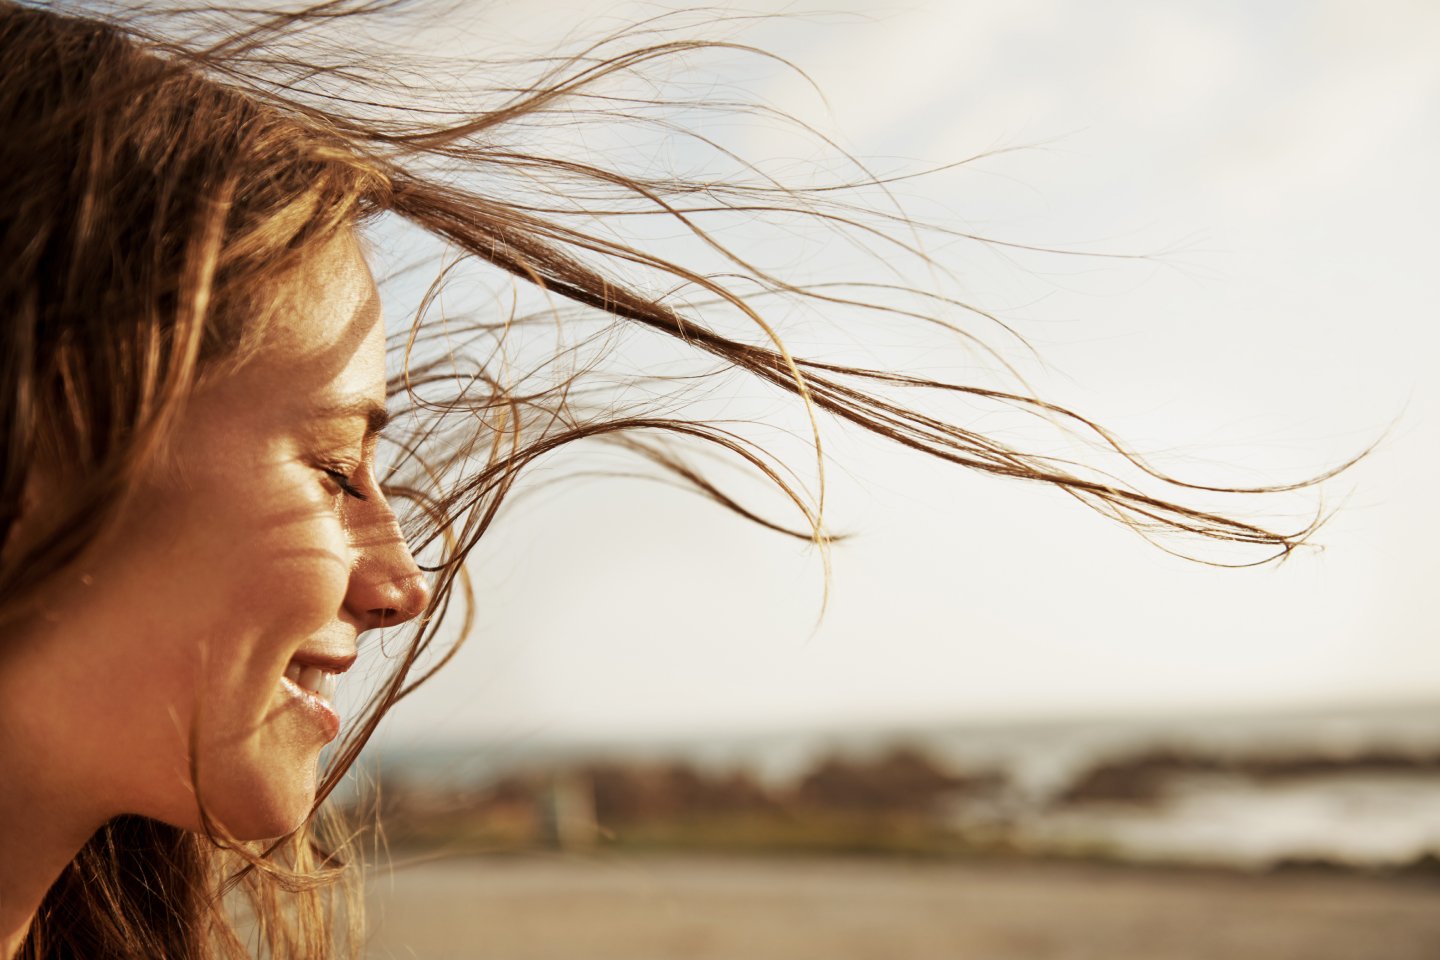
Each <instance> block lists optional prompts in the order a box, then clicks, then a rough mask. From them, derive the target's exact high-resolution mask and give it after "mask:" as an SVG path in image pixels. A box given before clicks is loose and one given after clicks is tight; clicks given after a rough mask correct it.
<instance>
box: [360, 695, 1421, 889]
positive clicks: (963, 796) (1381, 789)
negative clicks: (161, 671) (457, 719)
mask: <svg viewBox="0 0 1440 960" xmlns="http://www.w3.org/2000/svg"><path fill="white" fill-rule="evenodd" d="M1422 719H1423V718H1422ZM1437 726H1440V725H1437ZM1423 727H1424V724H1423V722H1422V723H1421V724H1420V726H1419V727H1413V728H1412V727H1406V728H1405V730H1406V731H1407V732H1406V733H1405V735H1404V736H1389V737H1385V736H1375V737H1369V738H1366V737H1357V736H1356V735H1355V734H1354V731H1353V729H1348V730H1347V728H1344V727H1343V726H1341V727H1332V728H1330V731H1331V736H1328V737H1317V738H1314V740H1313V742H1311V743H1309V744H1308V745H1307V744H1306V743H1305V742H1304V741H1303V738H1296V737H1293V736H1288V737H1279V736H1273V735H1272V736H1263V735H1261V736H1254V737H1251V738H1249V740H1248V741H1247V740H1246V738H1244V737H1241V736H1237V735H1235V734H1234V731H1233V730H1231V731H1229V732H1228V733H1226V734H1225V735H1224V736H1218V737H1211V738H1210V740H1209V741H1208V742H1207V741H1206V740H1205V738H1204V737H1196V736H1194V735H1193V734H1192V735H1189V736H1183V737H1182V736H1171V737H1170V738H1169V739H1168V741H1167V740H1166V739H1165V738H1156V737H1151V738H1149V739H1148V740H1147V739H1146V738H1141V737H1131V738H1130V739H1129V741H1128V742H1126V741H1125V739H1124V738H1122V737H1115V736H1111V737H1109V738H1108V739H1107V738H1106V737H1097V736H1093V735H1092V736H1091V737H1090V739H1089V741H1088V751H1087V750H1079V749H1077V748H1074V745H1073V744H1071V746H1070V748H1067V749H1068V752H1067V749H1062V746H1063V744H1057V742H1055V740H1054V739H1053V738H1052V739H1051V740H1049V741H1047V740H1046V738H1045V737H1044V736H1036V735H1033V734H1030V735H1027V736H1019V737H1017V736H1014V735H1011V736H1010V740H1009V743H1010V748H1009V752H1008V753H1007V752H1006V751H1005V750H999V749H991V750H990V751H989V753H988V755H987V754H986V753H985V751H983V750H978V749H971V750H968V751H967V750H964V749H956V748H955V741H954V740H953V739H952V740H950V741H945V740H944V739H943V738H933V740H932V742H928V743H927V742H926V741H925V739H924V738H922V737H914V738H912V739H902V738H892V742H891V743H889V744H888V745H877V744H876V743H873V742H872V743H868V744H864V745H862V746H861V748H858V749H857V748H855V747H854V746H851V747H848V748H847V747H846V746H845V745H843V744H842V745H838V746H834V747H832V748H831V749H829V750H825V751H823V752H815V751H812V753H811V755H810V756H809V758H808V762H805V763H803V764H792V765H791V767H790V769H789V770H788V771H785V772H783V773H782V774H781V775H776V773H775V771H774V765H771V768H770V769H769V771H768V772H767V771H765V770H763V769H757V768H762V767H763V766H764V765H763V764H759V763H756V764H753V765H752V764H747V763H746V762H744V761H743V760H740V759H736V758H735V757H734V755H733V754H732V756H731V758H730V761H729V762H728V763H724V762H717V760H716V758H715V756H714V755H713V754H712V755H710V756H705V755H704V754H703V751H702V752H701V753H700V754H699V756H698V758H695V759H690V758H685V757H676V756H669V757H666V756H657V755H650V756H646V755H644V754H637V753H635V752H631V754H630V755H624V754H619V755H615V754H612V755H609V756H606V755H603V754H602V755H598V756H585V755H584V754H583V752H577V753H576V754H574V755H571V756H550V757H548V758H540V759H539V760H532V761H531V762H529V763H513V764H510V765H509V766H508V768H507V767H502V766H499V765H496V766H494V767H492V768H491V769H490V770H489V772H488V774H487V773H486V772H485V771H484V770H483V769H479V768H477V769H470V770H468V771H467V770H465V769H464V768H463V766H462V765H457V764H451V765H448V766H437V765H436V764H435V763H434V762H433V758H430V760H431V762H429V763H414V764H410V765H408V766H407V764H406V763H404V762H403V761H402V762H397V763H395V764H393V765H392V764H389V763H386V764H381V765H379V766H378V767H376V768H375V772H374V773H373V778H374V789H373V790H369V791H364V792H362V793H359V794H356V795H353V796H352V797H351V798H350V801H349V802H350V803H352V804H355V805H361V806H365V807H367V808H374V809H376V810H378V813H379V814H380V817H381V820H382V822H383V825H384V829H385V832H386V836H387V838H388V840H389V842H390V843H391V844H392V845H394V846H396V847H402V848H423V849H438V848H445V849H449V850H452V851H456V852H492V853H503V852H518V851H525V850H535V849H543V848H551V849H553V848H565V849H596V848H603V847H613V848H616V849H628V850H637V849H644V850H666V851H708V852H727V851H728V852H747V853H766V852H776V853H793V852H808V853H845V854H874V855H904V856H925V857H1004V858H1048V859H1054V858H1064V859H1086V860H1105V861H1115V862H1144V863H1180V864H1199V865H1206V866H1223V867H1232V868H1244V869H1249V870H1255V869H1271V870H1296V869H1311V870H1313V869H1322V868H1328V869H1346V870H1354V869H1367V870H1385V871H1390V872H1396V873H1401V874H1405V875H1410V876H1417V877H1433V876H1437V875H1440V729H1437V730H1436V731H1435V735H1434V736H1433V737H1428V736H1426V735H1425V734H1424V729H1423ZM1319 729H1321V730H1322V732H1323V729H1324V728H1323V727H1322V728H1319ZM1335 729H1340V730H1341V731H1342V733H1344V734H1345V735H1344V736H1342V737H1337V736H1334V735H1333V734H1334V730H1335ZM1417 731H1418V732H1417ZM996 739H997V740H1002V741H1003V740H1004V739H1005V738H1004V737H1003V736H1000V737H997V738H996ZM937 744H938V745H937ZM947 746H948V747H949V749H948V750H947V749H946V747H947ZM1047 750H1048V753H1047ZM1057 756H1062V757H1064V758H1066V759H1065V762H1057V761H1056V760H1055V758H1056V757H1057ZM957 757H958V758H959V759H957ZM967 757H968V759H967ZM1036 757H1040V758H1042V760H1043V761H1044V762H1041V760H1036V759H1035V758H1036ZM1077 758H1079V759H1078V760H1077ZM1027 762H1028V765H1027ZM1036 769H1042V770H1046V771H1048V779H1047V778H1045V777H1037V776H1036V775H1035V770H1036ZM437 771H438V772H437ZM1056 771H1062V772H1063V773H1064V774H1065V775H1064V776H1059V775H1056ZM1037 783H1039V784H1040V786H1039V787H1037Z"/></svg>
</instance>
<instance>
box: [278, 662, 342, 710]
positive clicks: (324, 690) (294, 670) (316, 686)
mask: <svg viewBox="0 0 1440 960" xmlns="http://www.w3.org/2000/svg"><path fill="white" fill-rule="evenodd" d="M339 675H340V674H339V673H338V672H333V671H330V670H326V669H324V668H322V667H317V666H315V665H314V664H305V663H298V662H297V661H294V660H291V661H290V664H289V665H288V666H287V667H286V668H285V679H287V680H289V681H290V682H291V683H293V684H295V686H297V687H299V688H300V689H301V690H304V691H305V692H306V693H309V694H313V695H314V696H317V697H319V698H320V699H322V700H324V701H326V702H330V701H332V700H334V699H335V683H336V678H337V677H338V676H339Z"/></svg>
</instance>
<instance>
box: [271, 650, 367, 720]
mask: <svg viewBox="0 0 1440 960" xmlns="http://www.w3.org/2000/svg"><path fill="white" fill-rule="evenodd" d="M354 663H355V651H354V650H353V649H349V650H346V649H335V650H322V649H319V648H312V649H307V650H301V651H299V652H298V653H296V654H295V656H294V657H293V658H292V659H291V660H290V662H289V663H288V664H286V666H285V673H284V676H282V677H281V678H280V687H281V689H283V690H284V691H285V692H286V693H287V694H289V695H290V697H291V699H292V701H293V702H294V704H295V706H297V707H299V708H300V709H301V710H303V711H304V712H305V713H307V714H309V716H310V717H311V718H312V719H313V720H314V721H315V722H316V724H317V725H318V726H319V727H320V728H321V731H322V732H323V733H324V735H325V740H326V742H329V741H330V740H333V739H335V737H336V736H337V735H338V734H339V733H340V715H339V714H338V713H336V712H335V707H334V706H333V705H332V703H331V701H332V700H333V699H334V697H335V684H336V677H338V676H339V675H340V674H342V673H344V672H345V671H346V670H349V669H350V667H351V666H352V665H353V664H354Z"/></svg>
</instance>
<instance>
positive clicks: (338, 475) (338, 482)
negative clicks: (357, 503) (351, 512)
mask: <svg viewBox="0 0 1440 960" xmlns="http://www.w3.org/2000/svg"><path fill="white" fill-rule="evenodd" d="M320 469H321V470H322V471H323V472H324V474H325V476H327V477H329V478H330V479H331V480H332V481H334V483H335V486H337V487H339V488H340V492H341V493H343V494H345V496H347V497H353V498H355V499H356V500H369V499H370V497H369V496H368V495H366V494H365V493H363V492H362V491H361V490H360V488H359V487H357V486H355V484H354V482H352V481H351V479H350V477H349V475H348V474H346V473H345V471H343V470H337V469H335V468H334V467H321V468H320Z"/></svg>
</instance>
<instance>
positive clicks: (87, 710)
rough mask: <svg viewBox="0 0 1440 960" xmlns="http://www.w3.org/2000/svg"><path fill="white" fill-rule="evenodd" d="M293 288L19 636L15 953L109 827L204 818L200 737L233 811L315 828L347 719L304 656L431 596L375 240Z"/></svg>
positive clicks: (10, 686) (3, 738)
mask: <svg viewBox="0 0 1440 960" xmlns="http://www.w3.org/2000/svg"><path fill="white" fill-rule="evenodd" d="M281 303H282V306H283V309H282V311H281V315H280V319H279V320H278V321H277V322H276V323H275V324H273V326H272V327H271V328H270V329H269V330H267V334H266V341H265V342H264V344H263V345H262V347H261V348H260V350H259V351H258V352H257V353H256V355H255V356H254V357H253V359H251V360H250V361H249V362H248V363H247V364H246V365H245V366H244V367H242V368H241V369H240V370H239V371H237V372H235V373H234V374H232V375H229V376H227V377H226V378H224V379H222V380H220V381H218V382H216V383H213V384H210V385H209V386H207V387H206V388H205V389H203V390H202V391H201V392H199V393H197V394H196V395H195V396H194V397H192V399H191V403H190V404H189V405H188V407H187V409H186V412H185V414H184V417H183V419H182V421H181V423H180V425H179V428H178V431H177V434H176V436H175V439H174V443H173V444H172V445H171V449H170V451H169V453H168V454H167V455H166V456H164V457H162V458H158V459H157V463H156V464H155V465H154V467H153V469H152V470H151V471H150V473H149V476H148V477H147V478H146V480H145V482H144V483H143V484H142V487H141V489H140V491H139V495H138V497H137V499H136V501H135V503H134V506H133V508H131V509H129V510H128V511H127V513H126V515H125V516H124V517H123V518H122V521H121V524H120V528H119V530H118V532H117V534H116V535H115V536H114V537H112V538H109V539H108V540H107V541H106V542H105V543H103V544H101V545H100V546H99V547H98V549H97V550H96V551H95V552H93V553H92V554H91V555H90V556H88V557H87V558H86V560H85V561H84V562H83V563H82V564H80V566H79V567H78V568H77V569H76V570H75V571H73V573H72V574H71V575H69V576H67V577H65V578H64V580H63V582H62V583H60V584H59V585H57V587H56V588H55V589H54V590H53V591H51V592H50V594H49V595H48V596H47V598H46V603H45V607H44V610H43V611H42V613H41V615H40V616H37V617H35V618H34V619H33V622H32V623H30V624H28V625H27V626H26V627H25V628H24V630H23V635H21V636H13V637H9V638H7V644H6V647H7V649H8V650H9V651H13V653H11V654H7V657H6V659H5V660H3V661H0V770H4V771H5V776H4V789H3V790H0V947H3V949H0V956H4V957H8V956H10V955H12V954H13V953H14V951H15V950H16V948H17V947H18V945H19V942H20V939H21V938H22V937H23V933H24V931H25V929H26V928H27V927H28V925H29V922H30V919H31V917H32V916H33V913H34V910H35V909H36V907H37V906H38V904H39V902H40V899H41V897H42V896H43V894H44V892H45V890H46V889H47V888H48V886H49V885H50V883H52V882H53V881H54V879H55V877H57V876H58V875H59V873H60V871H61V870H62V869H63V868H64V866H65V864H66V863H68V862H69V861H70V859H72V858H73V857H74V855H75V854H76V853H77V852H78V850H79V848H80V846H82V845H83V844H84V842H85V841H86V840H87V839H88V838H89V836H90V835H91V834H92V833H93V832H94V831H95V830H96V829H97V828H98V827H100V826H101V825H102V824H103V823H104V822H105V821H106V820H108V819H110V818H112V817H114V816H116V815H119V814H122V813H133V814H141V815H144V816H148V817H152V818H155V819H158V820H162V821H165V822H167V823H171V824H174V825H176V826H179V827H183V828H186V829H192V830H198V829H200V827H201V823H200V817H199V813H198V807H197V802H196V791H195V787H194V783H193V782H192V777H191V773H190V761H191V740H192V736H193V737H194V742H195V744H196V758H195V759H197V760H198V768H199V787H200V794H201V797H202V798H203V801H204V804H205V808H206V810H207V812H208V813H209V814H210V815H211V816H212V818H213V819H214V820H215V821H217V822H218V824H219V825H220V826H221V827H223V828H224V829H225V830H227V831H228V832H230V833H231V834H232V835H234V836H236V837H238V838H240V839H260V838H267V837H275V836H280V835H283V834H285V833H288V832H290V831H291V830H293V829H294V828H296V827H297V826H299V825H300V823H302V822H303V821H304V819H305V817H306V816H307V815H308V814H309V811H310V807H311V805H312V803H313V801H314V794H315V786H316V767H317V758H318V755H319V752H320V749H321V747H323V746H324V744H325V743H326V742H327V740H328V739H329V735H330V732H331V731H329V730H327V729H326V728H325V726H324V724H323V723H318V722H317V721H316V719H315V717H314V716H313V715H312V713H311V712H310V711H307V710H305V709H303V707H301V706H300V705H299V701H297V699H296V698H295V696H294V695H293V693H291V692H287V689H286V687H285V685H284V684H283V683H282V682H281V677H282V675H283V673H284V671H285V668H286V666H287V664H289V663H290V662H291V661H292V658H296V657H297V656H305V655H313V654H314V653H315V652H316V651H319V652H320V653H321V654H324V655H329V656H338V657H345V656H348V655H352V654H353V653H354V652H355V650H356V643H357V639H358V636H359V634H360V633H362V632H364V631H366V630H372V629H376V628H379V627H382V626H389V625H395V624H398V623H401V622H403V621H405V620H408V619H410V618H412V617H414V616H416V615H418V614H419V613H420V612H421V611H422V610H423V609H424V607H425V605H426V603H427V602H428V600H429V595H428V589H427V587H426V585H425V583H424V581H423V579H422V578H421V575H420V572H419V570H418V569H417V568H416V566H415V562H414V559H413V558H412V557H411V555H410V552H409V550H408V548H407V547H406V545H405V543H404V541H403V539H402V538H401V536H400V532H399V529H398V527H397V525H396V522H395V517H394V514H393V513H392V512H391V509H390V507H389V505H388V504H387V503H386V502H385V499H384V497H383V496H382V495H381V493H380V491H379V490H378V488H377V487H376V483H375V479H374V474H373V466H372V465H373V455H374V446H375V437H374V435H373V432H372V431H373V429H374V428H376V427H377V426H378V423H377V422H375V421H376V420H377V419H378V418H377V417H376V416H375V415H374V414H375V413H376V411H382V412H383V409H384V403H385V351H384V347H385V338H384V328H383V324H382V321H381V316H380V308H379V300H378V296H377V293H376V290H375V285H374V281H373V280H372V279H371V276H370V272H369V269H368V268H367V267H366V265H365V261H364V258H363V257H362V255H361V253H360V250H359V247H358V244H357V243H356V241H355V239H354V238H353V236H350V235H348V234H346V235H343V236H341V237H339V238H337V239H336V240H334V241H332V242H330V243H329V244H328V245H327V246H326V247H325V248H324V249H323V250H321V251H319V252H317V254H316V256H315V257H314V258H312V260H311V261H310V262H309V263H307V265H306V266H305V267H304V268H302V270H301V271H300V272H299V274H298V275H297V276H296V277H295V278H294V282H292V283H290V284H289V285H288V286H287V287H286V290H285V292H284V293H283V294H282V297H281ZM367 409H368V410H369V416H368V417H367V413H366V411H367ZM336 473H340V474H343V475H344V476H345V477H346V479H345V481H344V483H345V484H348V485H350V486H352V487H353V488H354V489H355V490H357V491H359V492H360V493H363V494H364V495H365V497H366V499H359V498H357V497H354V496H352V495H350V494H349V493H347V492H346V491H345V490H344V489H343V486H342V484H341V483H339V482H337V478H336V476H335V474H336ZM39 811H44V813H43V814H42V815H40V816H38V817H37V812H39Z"/></svg>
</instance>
